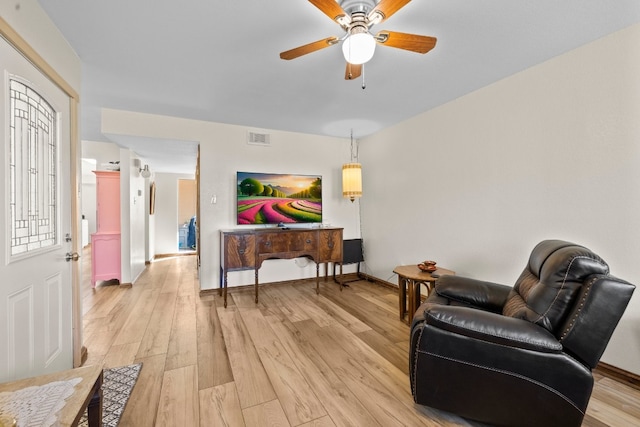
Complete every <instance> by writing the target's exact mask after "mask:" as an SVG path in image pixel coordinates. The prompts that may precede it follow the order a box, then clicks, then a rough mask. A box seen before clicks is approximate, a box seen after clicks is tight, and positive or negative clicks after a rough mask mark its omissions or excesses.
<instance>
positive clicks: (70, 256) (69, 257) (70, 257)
mask: <svg viewBox="0 0 640 427" xmlns="http://www.w3.org/2000/svg"><path fill="white" fill-rule="evenodd" d="M79 259H80V255H78V252H67V253H66V254H65V255H64V260H65V261H67V262H70V261H78V260H79Z"/></svg>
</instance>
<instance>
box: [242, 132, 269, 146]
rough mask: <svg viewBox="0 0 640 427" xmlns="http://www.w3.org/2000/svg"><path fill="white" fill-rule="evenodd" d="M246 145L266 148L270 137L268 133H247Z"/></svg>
mask: <svg viewBox="0 0 640 427" xmlns="http://www.w3.org/2000/svg"><path fill="white" fill-rule="evenodd" d="M247 144H251V145H262V146H263V147H268V146H270V145H271V135H269V134H268V133H262V132H256V131H252V130H250V131H247Z"/></svg>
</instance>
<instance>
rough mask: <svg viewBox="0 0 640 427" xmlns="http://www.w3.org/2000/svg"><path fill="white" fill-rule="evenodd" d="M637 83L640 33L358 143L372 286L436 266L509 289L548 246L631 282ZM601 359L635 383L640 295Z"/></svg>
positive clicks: (637, 238)
mask: <svg viewBox="0 0 640 427" xmlns="http://www.w3.org/2000/svg"><path fill="white" fill-rule="evenodd" d="M638 76H640V25H636V26H634V27H631V28H628V29H626V30H624V31H621V32H619V33H617V34H613V35H611V36H609V37H606V38H604V39H602V40H599V41H596V42H594V43H591V44H589V45H586V46H584V47H581V48H579V49H577V50H574V51H572V52H569V53H567V54H565V55H562V56H559V57H557V58H554V59H552V60H550V61H548V62H546V63H543V64H541V65H538V66H536V67H533V68H531V69H528V70H526V71H524V72H521V73H519V74H517V75H514V76H512V77H509V78H507V79H504V80H502V81H500V82H497V83H496V84H493V85H491V86H488V87H485V88H483V89H481V90H478V91H477V92H475V93H472V94H470V95H467V96H465V97H462V98H460V99H458V100H455V101H453V102H451V103H449V104H447V105H444V106H442V107H440V108H437V109H434V110H432V111H428V112H425V113H423V114H421V115H419V116H417V117H414V118H413V119H411V120H408V121H406V122H404V123H402V124H400V125H397V126H395V127H393V128H389V129H386V130H384V131H381V132H379V133H377V134H376V135H374V136H371V137H369V138H366V139H365V140H363V141H362V142H361V144H360V158H361V162H362V164H363V169H364V171H365V172H364V178H363V179H364V186H365V189H366V190H365V197H364V198H363V199H362V210H363V218H362V222H363V238H364V242H365V250H366V253H367V265H368V266H369V268H370V269H371V270H373V272H374V275H375V276H377V277H380V278H385V279H391V280H393V281H395V280H396V278H395V277H394V276H392V273H391V271H392V270H393V268H394V267H395V266H396V265H398V264H413V263H417V262H419V261H421V260H424V259H434V260H436V261H438V263H439V264H441V265H442V266H443V267H447V268H450V269H452V270H455V271H456V272H457V274H458V275H465V276H472V277H476V278H479V279H483V280H492V281H498V282H502V283H505V284H513V282H514V281H515V279H516V278H517V277H518V275H519V274H520V272H521V271H522V269H523V268H524V266H525V263H526V261H527V259H528V256H529V253H530V251H531V249H532V248H533V246H534V245H535V244H536V243H537V242H539V241H540V240H543V239H548V238H557V239H565V240H569V241H573V242H575V243H578V244H582V245H585V246H587V247H589V248H591V249H592V250H594V251H595V252H596V253H598V254H599V255H600V256H602V257H603V258H604V259H605V260H606V261H607V262H608V263H609V265H610V267H611V271H612V274H614V275H616V276H619V277H621V278H624V279H626V280H629V281H631V282H635V283H637V284H640V280H639V279H640V262H638V254H640V227H639V226H638V221H639V218H640V197H639V195H640V144H639V142H640V79H639V78H638ZM372 171H375V173H372ZM603 361H604V362H607V363H610V364H612V365H615V366H618V367H621V368H623V369H626V370H629V371H631V372H634V373H636V374H640V291H638V290H636V293H635V295H634V297H633V299H632V302H631V304H630V306H629V307H628V309H627V311H626V313H625V315H624V317H623V319H622V321H621V323H620V324H619V326H618V329H617V330H616V333H615V335H614V337H613V339H612V341H611V342H610V345H609V348H608V349H607V351H606V353H605V355H604V358H603Z"/></svg>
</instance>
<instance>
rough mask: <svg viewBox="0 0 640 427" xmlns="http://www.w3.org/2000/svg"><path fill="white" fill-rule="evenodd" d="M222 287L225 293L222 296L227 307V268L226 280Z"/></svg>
mask: <svg viewBox="0 0 640 427" xmlns="http://www.w3.org/2000/svg"><path fill="white" fill-rule="evenodd" d="M222 287H223V289H221V290H220V291H221V292H222V294H223V295H224V296H223V297H222V298H223V300H224V308H227V271H226V270H225V271H224V281H223V285H222Z"/></svg>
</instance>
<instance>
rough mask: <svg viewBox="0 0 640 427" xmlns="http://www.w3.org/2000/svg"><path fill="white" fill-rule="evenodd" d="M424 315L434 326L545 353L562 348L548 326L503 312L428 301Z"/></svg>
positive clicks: (496, 342)
mask: <svg viewBox="0 0 640 427" xmlns="http://www.w3.org/2000/svg"><path fill="white" fill-rule="evenodd" d="M425 306H426V307H425V310H424V313H423V315H424V319H425V321H426V323H427V324H428V325H430V326H433V327H436V328H439V329H443V330H446V331H449V332H452V333H455V334H459V335H464V336H467V337H470V338H475V339H478V340H481V341H486V342H490V343H495V344H500V345H505V346H509V347H516V348H523V349H528V350H534V351H541V352H545V353H556V352H561V351H562V344H560V342H558V340H557V339H556V337H555V336H553V335H552V334H551V333H550V332H549V331H547V330H546V329H544V328H542V327H540V326H538V325H536V324H535V323H531V322H529V321H527V320H522V319H515V318H513V317H507V316H503V315H501V314H496V313H491V312H488V311H482V310H477V309H474V308H471V307H459V306H449V305H438V304H425Z"/></svg>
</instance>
